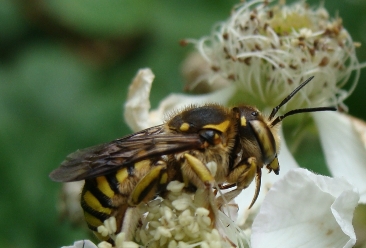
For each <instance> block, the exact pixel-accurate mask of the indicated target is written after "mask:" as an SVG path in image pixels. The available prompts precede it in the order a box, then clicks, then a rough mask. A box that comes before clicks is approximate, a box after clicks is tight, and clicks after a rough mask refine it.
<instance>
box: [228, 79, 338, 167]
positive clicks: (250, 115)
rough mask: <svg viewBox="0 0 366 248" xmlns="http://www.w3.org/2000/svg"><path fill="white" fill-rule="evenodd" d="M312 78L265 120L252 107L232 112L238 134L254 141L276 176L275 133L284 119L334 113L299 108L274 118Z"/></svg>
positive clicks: (324, 109) (239, 108)
mask: <svg viewBox="0 0 366 248" xmlns="http://www.w3.org/2000/svg"><path fill="white" fill-rule="evenodd" d="M313 78H314V77H310V78H309V79H307V80H306V81H304V82H303V83H302V84H300V85H299V86H298V87H297V88H296V89H295V90H294V91H292V92H291V93H290V94H289V95H288V96H287V97H286V98H285V99H283V100H282V102H281V103H280V104H279V105H278V106H276V107H275V108H273V110H272V112H271V114H270V116H269V117H268V119H265V118H264V117H263V116H262V115H261V113H260V112H259V111H258V110H257V109H256V108H254V107H250V106H243V107H236V108H234V109H233V110H234V111H235V112H237V118H239V121H238V122H239V134H240V137H242V138H245V139H249V140H250V139H251V140H252V141H253V140H255V141H256V142H257V144H258V145H259V147H260V152H261V158H262V161H263V163H264V164H265V165H267V168H268V169H269V170H270V171H271V170H273V171H274V172H275V173H276V174H278V172H279V169H280V168H279V164H278V160H277V153H278V150H279V140H280V138H279V135H278V133H277V128H278V124H279V123H280V122H281V121H282V120H283V119H284V118H286V117H288V116H291V115H294V114H299V113H305V112H318V111H336V110H337V109H336V108H335V107H317V108H301V109H294V110H291V111H289V112H287V113H285V114H284V115H279V116H276V114H277V112H278V111H279V110H280V108H281V107H282V106H283V105H285V104H286V103H287V102H288V101H289V100H290V99H291V98H292V97H293V96H294V95H295V94H296V93H297V92H298V91H299V90H300V89H301V88H302V87H304V86H305V85H306V84H307V83H309V82H310V81H311V80H312V79H313Z"/></svg>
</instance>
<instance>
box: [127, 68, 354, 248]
mask: <svg viewBox="0 0 366 248" xmlns="http://www.w3.org/2000/svg"><path fill="white" fill-rule="evenodd" d="M150 74H151V75H152V72H151V70H149V69H142V70H140V71H139V72H138V74H137V76H136V78H135V80H134V82H136V80H137V81H138V80H140V79H139V78H142V79H145V78H146V76H147V75H150ZM148 78H153V77H152V76H148ZM149 85H151V82H149ZM131 87H133V85H132V86H131ZM143 88H144V89H147V88H146V87H143ZM216 94H217V92H215V93H214V94H210V95H209V96H210V97H212V96H213V95H216ZM143 95H145V94H143ZM130 96H131V95H130ZM216 96H217V95H216ZM132 97H134V98H135V99H137V98H138V95H134V96H132ZM191 99H195V98H193V97H192V98H191ZM145 100H146V99H144V100H143V101H145ZM162 104H164V102H163V103H162ZM145 106H146V105H145ZM126 111H127V112H128V111H131V110H128V108H127V109H126ZM139 111H141V110H139ZM144 111H146V112H145V114H146V113H148V111H149V110H148V109H146V110H144ZM156 113H157V112H154V111H152V112H151V113H150V114H153V115H154V116H156ZM134 116H136V117H137V118H142V117H138V116H139V113H135V115H134ZM140 120H141V119H140ZM148 121H151V122H148V123H147V124H146V125H155V124H159V123H155V122H154V121H156V119H154V118H153V119H148ZM135 123H141V122H140V121H139V120H137V121H136V122H135ZM133 127H134V128H135V130H136V131H137V130H138V129H139V128H144V127H141V126H138V125H134V126H133ZM279 160H280V161H281V175H282V176H281V177H278V176H276V175H273V173H272V174H267V173H263V175H262V181H263V182H264V183H262V191H261V192H262V193H261V194H260V196H259V198H258V200H257V203H256V204H255V205H254V207H253V208H252V209H251V210H247V207H248V206H249V204H250V201H251V200H252V196H253V192H254V184H252V185H251V186H249V188H247V189H245V190H243V192H242V193H241V194H240V195H239V196H238V197H237V198H236V199H235V201H236V202H237V203H239V204H238V205H239V218H236V217H233V216H235V214H231V215H230V214H228V216H231V217H232V219H233V220H236V224H235V223H233V222H232V221H231V220H230V219H228V218H227V217H226V215H225V214H223V213H221V212H220V211H219V218H218V220H217V221H218V223H217V225H221V226H222V227H225V228H221V229H220V228H218V230H220V232H219V234H220V235H221V237H222V238H223V237H226V238H227V239H228V240H230V241H232V242H233V241H236V242H237V243H236V244H238V243H239V242H240V245H241V247H253V248H257V247H271V248H272V247H300V246H302V247H352V245H354V244H355V241H356V237H355V234H354V230H353V227H352V216H353V211H354V209H355V207H356V206H357V204H358V201H359V194H358V190H357V188H355V187H354V186H352V185H351V184H350V183H348V182H347V181H346V180H345V179H344V178H336V179H333V178H329V177H324V176H320V175H315V174H313V173H311V172H309V171H307V170H305V169H299V168H297V167H298V166H297V164H296V161H295V160H294V158H293V157H292V155H291V153H290V152H289V151H288V149H287V146H286V144H285V143H284V142H282V146H281V153H280V155H279ZM287 172H288V173H287ZM276 180H277V182H276V183H275V184H274V185H273V186H272V183H273V182H274V181H276ZM263 186H264V187H263ZM263 188H265V189H267V190H269V191H268V193H267V194H265V191H266V190H263ZM265 196H266V197H265ZM263 199H264V201H263ZM181 201H184V198H182V199H181ZM262 201H263V205H262V206H260V203H261V202H262ZM183 203H184V202H183ZM183 203H182V202H179V203H178V202H176V204H178V205H179V206H181V207H183V209H182V210H184V209H185V208H186V207H187V206H188V205H189V204H183ZM159 204H160V202H159ZM171 205H175V204H171ZM159 207H160V205H159ZM259 208H260V211H259ZM163 210H164V209H163ZM258 211H259V214H258ZM147 212H150V211H146V210H145V213H147ZM166 213H171V211H170V210H164V211H163V212H160V215H158V216H156V217H157V218H158V220H159V221H162V220H163V222H164V218H162V216H163V215H165V214H166ZM257 214H258V215H257ZM140 215H142V212H141V213H140ZM154 217H155V216H154ZM253 221H254V222H253ZM238 225H239V226H241V227H242V228H243V229H245V230H243V229H240V228H239V226H238ZM145 226H147V225H146V224H145ZM162 226H163V224H162V223H160V222H159V224H157V225H156V227H162ZM170 227H171V229H169V228H168V229H166V228H165V229H164V231H167V230H170V231H169V233H171V232H172V231H171V230H174V229H173V228H172V226H170ZM175 227H176V226H175ZM322 227H324V228H326V229H325V230H323V229H322ZM178 230H180V229H178ZM319 230H322V232H321V231H319ZM164 233H165V232H164ZM153 234H154V232H153V233H150V235H153ZM165 234H166V233H165ZM250 234H251V245H250V242H249V241H248V238H247V237H248V236H247V235H249V236H250ZM147 235H148V234H146V233H145V231H144V234H143V235H140V236H141V237H144V238H145V239H146V240H148V239H147V238H146V237H147ZM159 237H160V236H159ZM238 237H240V238H238ZM309 237H310V239H311V240H310V241H309ZM150 239H151V238H150ZM276 239H278V241H276V242H274V240H276ZM170 241H171V238H170V239H167V240H164V242H170ZM172 242H174V241H172ZM192 242H193V243H194V241H192ZM174 244H175V243H174ZM181 244H182V245H183V243H181ZM194 244H195V243H194ZM224 247H225V246H224Z"/></svg>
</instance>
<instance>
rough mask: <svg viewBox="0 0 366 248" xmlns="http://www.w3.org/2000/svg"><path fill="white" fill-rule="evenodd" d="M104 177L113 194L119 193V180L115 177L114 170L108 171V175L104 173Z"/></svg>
mask: <svg viewBox="0 0 366 248" xmlns="http://www.w3.org/2000/svg"><path fill="white" fill-rule="evenodd" d="M105 178H106V179H107V182H108V184H109V187H111V189H112V190H113V192H114V193H115V194H119V187H118V186H119V182H118V180H117V178H116V172H113V173H110V174H108V175H105Z"/></svg>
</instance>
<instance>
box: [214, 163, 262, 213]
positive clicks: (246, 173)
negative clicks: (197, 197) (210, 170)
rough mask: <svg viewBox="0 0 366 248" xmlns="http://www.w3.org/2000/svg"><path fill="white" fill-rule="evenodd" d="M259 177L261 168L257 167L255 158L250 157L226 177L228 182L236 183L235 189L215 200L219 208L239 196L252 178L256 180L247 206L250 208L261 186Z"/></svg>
mask: <svg viewBox="0 0 366 248" xmlns="http://www.w3.org/2000/svg"><path fill="white" fill-rule="evenodd" d="M261 175H262V170H261V167H260V166H258V165H257V160H256V158H255V157H250V158H248V160H247V161H246V162H245V163H243V164H241V165H238V166H237V167H236V168H235V169H234V170H233V171H232V172H230V174H229V175H228V176H227V181H228V182H231V183H232V182H236V189H234V190H232V191H229V192H226V193H224V194H223V195H222V196H220V197H219V198H218V199H217V205H218V207H219V208H221V207H222V205H223V204H224V203H226V202H229V201H231V200H232V199H234V198H235V197H236V196H238V195H239V194H240V192H241V191H242V190H243V189H245V188H247V187H248V186H249V185H250V184H251V183H252V181H253V179H254V177H255V178H256V190H255V193H254V197H253V200H252V202H251V204H250V206H249V208H251V207H252V206H253V204H254V203H255V201H256V200H257V197H258V195H259V190H260V185H261Z"/></svg>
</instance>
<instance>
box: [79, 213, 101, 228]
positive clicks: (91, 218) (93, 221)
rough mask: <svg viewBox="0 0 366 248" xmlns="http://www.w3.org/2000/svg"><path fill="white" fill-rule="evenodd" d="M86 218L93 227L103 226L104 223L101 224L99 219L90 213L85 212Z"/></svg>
mask: <svg viewBox="0 0 366 248" xmlns="http://www.w3.org/2000/svg"><path fill="white" fill-rule="evenodd" d="M84 218H85V221H86V222H88V224H89V225H91V226H94V227H98V226H100V225H103V222H101V221H100V220H99V219H98V218H96V217H94V216H93V215H91V214H89V213H88V212H84Z"/></svg>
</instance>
